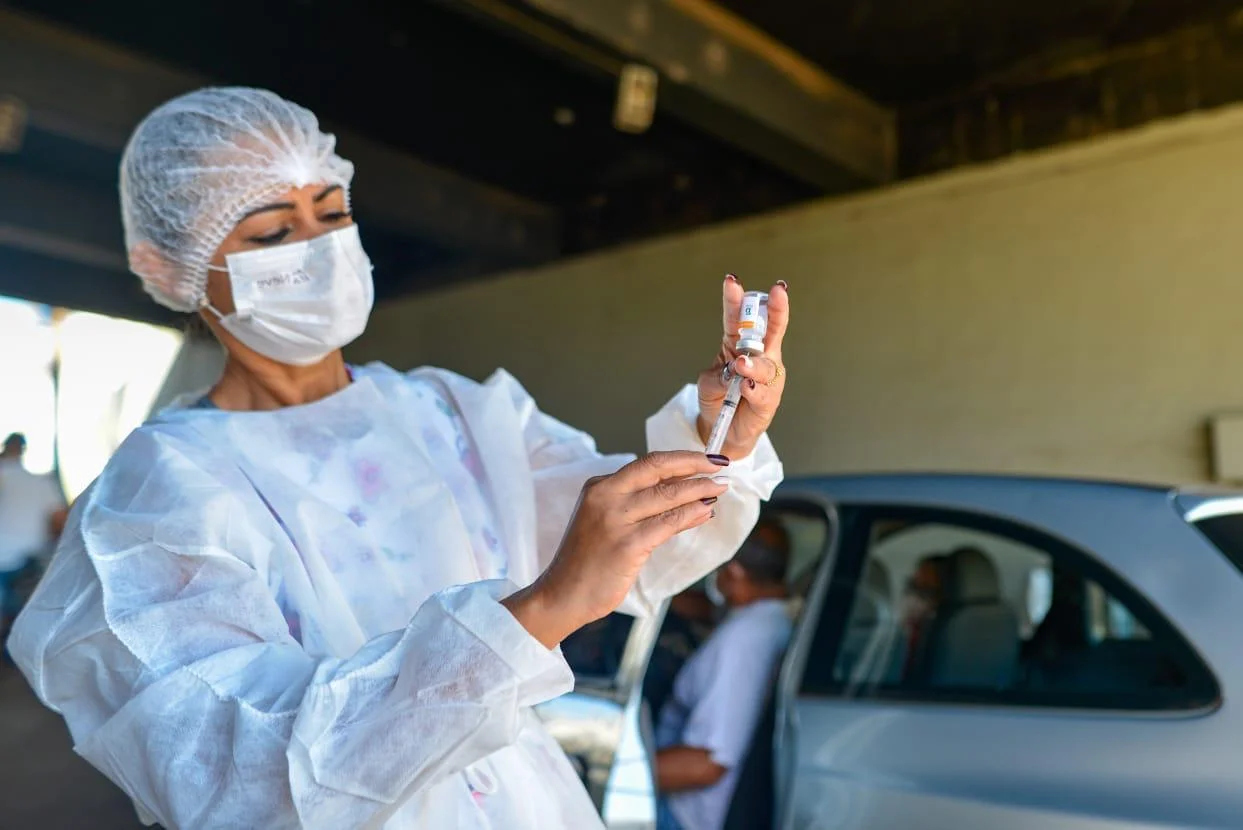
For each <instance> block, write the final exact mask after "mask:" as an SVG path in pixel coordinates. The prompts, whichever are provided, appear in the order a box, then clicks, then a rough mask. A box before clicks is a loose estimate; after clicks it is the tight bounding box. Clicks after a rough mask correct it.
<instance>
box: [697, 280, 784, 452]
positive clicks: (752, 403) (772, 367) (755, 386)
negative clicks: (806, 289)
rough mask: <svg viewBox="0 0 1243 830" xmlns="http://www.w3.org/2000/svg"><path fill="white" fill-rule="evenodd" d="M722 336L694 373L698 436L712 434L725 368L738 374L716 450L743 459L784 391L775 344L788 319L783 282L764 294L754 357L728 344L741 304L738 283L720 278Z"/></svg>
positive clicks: (735, 337)
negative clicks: (711, 357)
mask: <svg viewBox="0 0 1243 830" xmlns="http://www.w3.org/2000/svg"><path fill="white" fill-rule="evenodd" d="M722 293H723V296H724V307H725V315H724V328H725V331H724V334H723V336H722V338H721V349H720V351H719V352H718V353H717V357H716V361H715V362H714V363H713V364H712V365H711V366H710V367H708V368H707V369H705V370H704V372H703V373H702V374H701V375H700V376H699V437H700V438H701V439H703V440H704V441H705V442H706V441H707V440H708V435H709V434H710V433H711V432H712V425H713V424H714V423H716V417H717V415H718V414H719V413H720V411H721V404H722V403H723V402H724V401H725V393H726V392H727V391H728V377H727V375H726V372H725V370H726V369H731V371H734V372H737V373H738V374H740V375H742V377H743V381H742V400H741V401H739V402H738V411H737V412H736V413H735V414H734V420H733V422H732V423H731V424H730V426H729V433H728V434H727V435H726V438H725V447H724V448H723V449H722V450H721V452H722V454H724V455H725V456H727V457H729V458H731V459H739V458H746V457H747V456H748V455H750V454H751V451H752V450H754V449H755V445H756V442H758V441H759V440H760V436H762V435H763V434H764V433H765V432H766V431H767V430H768V426H769V424H771V423H772V422H773V416H775V415H776V414H777V408H778V407H780V406H781V396H782V394H783V393H784V392H785V386H786V371H785V365H784V364H783V363H782V362H781V343H782V341H783V340H784V339H785V333H786V327H787V326H788V325H789V321H790V294H789V291H788V289H787V288H786V284H785V281H784V280H783V281H781V282H778V283H777V284H776V285H774V286H773V287H772V290H771V291H770V292H769V294H768V334H767V335H766V336H765V337H764V354H762V355H759V356H757V357H746V356H743V355H740V354H739V353H738V352H737V351H736V350H735V349H734V346H735V344H736V343H737V342H738V315H739V311H740V310H741V308H742V295H743V294H744V293H745V292H744V289H743V287H742V283H740V282H739V281H738V279H737V278H736V277H734V276H733V275H732V274H730V275H729V276H727V277H726V278H725V285H724V287H723V289H722Z"/></svg>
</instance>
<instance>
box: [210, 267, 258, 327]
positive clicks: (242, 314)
mask: <svg viewBox="0 0 1243 830" xmlns="http://www.w3.org/2000/svg"><path fill="white" fill-rule="evenodd" d="M207 270H208V271H219V272H220V273H222V274H230V276H231V273H230V271H229V269H228V268H221V267H220V266H219V265H211V264H210V263H209V264H208V266H207ZM199 308H200V309H203V308H205V309H207V310H208V311H210V312H211V313H212V314H214V315H216V319H217V320H219V321H220V322H222V323H223V322H224V318H225V317H227V316H229V315H227V314H221V313H220V310H219V309H218V308H216V307H215V306H214V305H212V304H211V301H210V300H208V299H207V294H206V293H204V295H203V302H201V303H199ZM233 316H234V317H236V318H237V319H239V320H246V319H248V318H249V317H250V312H248V311H247V312H239V311H235V312H233Z"/></svg>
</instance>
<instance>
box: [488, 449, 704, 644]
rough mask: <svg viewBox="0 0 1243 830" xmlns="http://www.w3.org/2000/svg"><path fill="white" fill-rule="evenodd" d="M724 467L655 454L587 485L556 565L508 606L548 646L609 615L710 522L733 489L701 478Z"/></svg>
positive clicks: (693, 457) (686, 455)
mask: <svg viewBox="0 0 1243 830" xmlns="http://www.w3.org/2000/svg"><path fill="white" fill-rule="evenodd" d="M721 467H722V464H720V463H717V462H713V461H710V460H709V459H708V458H707V457H706V456H704V455H703V454H701V453H696V452H657V453H651V454H650V455H645V456H643V457H642V458H640V459H638V460H637V461H634V462H632V463H630V464H627V465H626V466H625V467H622V468H621V469H620V470H618V471H617V472H616V473H613V474H612V475H608V476H601V477H599V478H594V479H592V480H590V481H588V482H587V484H586V485H584V487H583V492H582V496H581V497H580V498H579V501H578V507H577V508H575V510H574V516H573V518H571V519H570V526H569V529H568V530H567V531H566V534H565V538H564V539H563V540H562V541H561V547H560V548H558V549H557V555H556V556H555V557H554V558H553V561H552V564H550V565H549V566H548V569H547V570H546V571H544V573H543V574H542V575H541V576H540V577H539V579H537V580H536V581H535V582H534V583H532V584H531V586H530V587H528V588H525V589H523V590H521V591H518V592H517V593H515V594H514V595H513V596H510V597H508V598H506V599H505V600H504V601H503V602H504V605H505V606H506V607H507V608H508V609H509V610H510V612H511V613H512V614H513V615H514V617H515V618H516V619H517V620H518V622H520V623H521V624H522V625H523V626H524V627H525V628H526V629H527V631H529V632H531V634H532V636H534V637H535V638H536V639H537V640H539V641H540V642H542V643H543V644H544V645H545V646H547V647H549V648H552V647H553V646H555V645H556V644H557V643H560V642H561V641H562V640H563V639H565V638H566V637H568V636H569V635H570V634H572V633H573V632H575V631H577V630H578V629H579V628H582V627H583V626H584V625H586V624H587V623H589V622H593V621H595V620H598V619H600V618H601V617H604V616H607V615H608V614H610V613H612V612H613V611H615V610H616V609H617V606H619V605H621V602H622V600H623V599H625V597H626V594H627V593H629V592H630V589H631V587H633V585H634V583H635V580H637V579H638V578H639V571H640V570H642V568H643V565H644V564H645V563H646V562H647V560H648V557H650V556H651V555H652V551H653V550H655V549H656V548H658V547H660V546H661V545H662V544H664V543H665V542H667V541H669V540H670V539H672V538H673V537H674V536H676V535H677V534H679V533H681V532H682V531H684V530H690V529H691V528H695V527H699V526H700V525H702V524H704V523H705V522H707V521H709V520H710V519H711V518H712V515H713V508H712V505H713V503H715V502H716V500H717V498H718V497H719V496H721V495H722V494H723V493H724V492H725V491H726V490H727V489H728V486H727V485H726V484H723V483H718V482H716V481H713V480H712V479H711V478H707V477H704V476H711V475H712V474H713V473H714V472H718V471H719V470H720V469H721ZM692 476H694V477H692Z"/></svg>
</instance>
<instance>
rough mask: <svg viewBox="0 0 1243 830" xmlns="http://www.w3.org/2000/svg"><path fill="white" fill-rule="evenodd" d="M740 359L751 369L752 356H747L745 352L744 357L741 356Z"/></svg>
mask: <svg viewBox="0 0 1243 830" xmlns="http://www.w3.org/2000/svg"><path fill="white" fill-rule="evenodd" d="M739 360H741V361H742V365H743V366H746V367H747V368H748V369H750V368H751V366H752V361H751V358H749V357H747V356H746V355H745V354H744V355H743V356H742V357H740V358H739Z"/></svg>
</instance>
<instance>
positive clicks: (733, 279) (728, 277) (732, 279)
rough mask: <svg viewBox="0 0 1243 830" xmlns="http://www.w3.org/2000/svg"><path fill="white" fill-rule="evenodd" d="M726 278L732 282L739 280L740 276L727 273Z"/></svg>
mask: <svg viewBox="0 0 1243 830" xmlns="http://www.w3.org/2000/svg"><path fill="white" fill-rule="evenodd" d="M725 279H727V280H729V281H730V282H738V278H737V277H735V276H734V275H733V274H726V275H725Z"/></svg>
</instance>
